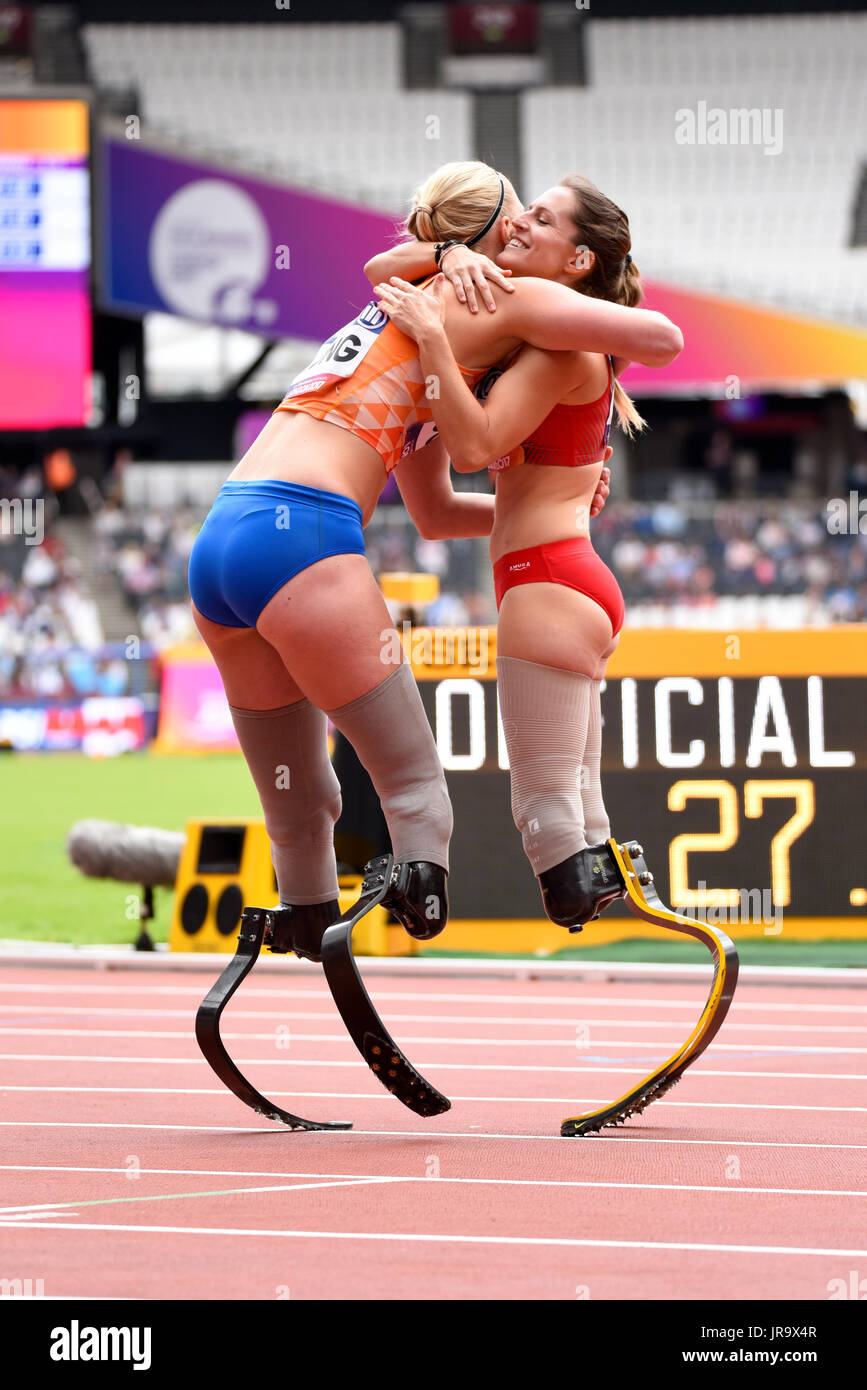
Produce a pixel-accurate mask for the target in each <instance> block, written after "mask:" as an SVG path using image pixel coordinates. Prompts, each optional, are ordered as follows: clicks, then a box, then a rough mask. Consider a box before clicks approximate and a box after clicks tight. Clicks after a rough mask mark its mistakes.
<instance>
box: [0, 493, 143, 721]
mask: <svg viewBox="0 0 867 1390" xmlns="http://www.w3.org/2000/svg"><path fill="white" fill-rule="evenodd" d="M0 498H5V499H8V500H14V501H16V502H24V503H27V504H31V503H37V502H38V503H39V504H40V506H41V507H42V508H43V509H44V510H43V511H42V512H41V513H40V515H41V516H42V517H43V522H42V525H41V526H40V528H39V532H38V533H37V534H33V535H31V536H30V537H28V536H26V535H24V534H23V533H22V532H21V530H20V529H17V528H16V527H15V526H13V525H12V524H11V515H13V514H10V515H9V516H8V517H7V514H5V513H4V516H3V518H2V520H0V699H4V700H16V699H23V700H31V701H32V700H51V699H60V698H64V697H70V696H74V695H75V694H77V693H78V694H81V693H85V694H113V693H116V689H117V687H118V684H119V677H122V686H121V688H124V689H125V686H126V680H127V673H126V671H125V670H123V671H121V672H118V670H117V669H116V668H115V669H112V662H111V661H110V660H107V661H105V662H95V661H94V658H93V656H92V653H93V652H95V651H98V650H99V649H100V648H101V647H102V644H103V632H102V626H101V623H100V617H99V610H98V608H97V605H96V603H95V602H94V601H93V599H92V598H91V597H90V596H89V595H88V594H87V593H86V592H85V590H84V588H83V586H82V583H81V578H80V567H79V565H78V562H77V561H76V560H75V559H74V557H70V556H68V555H67V554H66V551H65V549H64V546H63V543H62V542H61V541H60V540H59V539H58V538H57V537H56V536H53V535H52V534H51V530H50V523H51V499H50V498H49V499H46V498H45V497H44V496H43V489H42V479H41V475H40V473H39V472H38V470H36V469H31V470H28V471H26V472H24V473H23V474H20V475H8V474H6V473H5V472H4V471H2V470H0ZM18 515H20V513H19V514H18ZM43 528H45V531H46V534H45V535H44V538H41V532H42V530H43ZM37 538H40V539H41V544H39V543H36V542H37Z"/></svg>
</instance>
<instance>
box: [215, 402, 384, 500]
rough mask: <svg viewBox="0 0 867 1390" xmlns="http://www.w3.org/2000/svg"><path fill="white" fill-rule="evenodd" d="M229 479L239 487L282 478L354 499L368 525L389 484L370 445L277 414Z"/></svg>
mask: <svg viewBox="0 0 867 1390" xmlns="http://www.w3.org/2000/svg"><path fill="white" fill-rule="evenodd" d="M229 476H230V477H231V478H232V479H234V480H236V481H238V482H252V481H254V480H256V479H260V478H279V479H280V480H281V481H283V482H286V483H299V484H301V485H302V486H304V487H313V488H319V489H320V490H322V491H324V492H336V493H338V494H339V495H340V496H341V497H350V498H351V499H352V501H353V502H357V503H358V505H359V507H360V508H361V514H362V522H363V525H365V526H366V525H367V523H368V522H369V520H370V518H371V517H372V516H373V513H374V511H375V509H376V503H377V499H378V497H379V494H380V493H381V492H382V489H383V487H384V485H385V469H384V467H383V462H382V459H381V458H380V456H379V454H378V453H377V452H376V450H375V449H374V448H373V447H372V446H371V445H370V444H367V443H365V441H364V440H363V439H359V438H358V435H355V434H353V433H352V432H351V431H350V430H344V429H341V428H340V426H339V425H330V424H328V423H327V422H326V421H325V420H314V419H313V417H312V416H310V415H304V414H303V413H302V412H301V411H276V412H275V413H274V414H273V415H272V416H271V418H270V420H269V421H268V423H267V425H266V426H265V428H264V429H263V430H262V431H261V433H260V434H259V435H258V436H257V438H256V439H255V440H254V441H253V443H252V444H251V445H250V448H249V449H248V450H247V452H246V454H245V455H244V457H243V458H242V459H241V461H240V463H238V464H237V465H236V467H235V468H234V470H233V471H232V473H231V474H230V475H229Z"/></svg>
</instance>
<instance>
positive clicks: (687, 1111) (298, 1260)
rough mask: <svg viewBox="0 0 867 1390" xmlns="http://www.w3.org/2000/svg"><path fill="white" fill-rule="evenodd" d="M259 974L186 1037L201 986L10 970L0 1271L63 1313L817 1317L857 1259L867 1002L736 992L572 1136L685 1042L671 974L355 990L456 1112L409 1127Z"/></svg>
mask: <svg viewBox="0 0 867 1390" xmlns="http://www.w3.org/2000/svg"><path fill="white" fill-rule="evenodd" d="M293 967H294V968H291V969H287V970H286V971H285V972H282V971H281V972H279V973H264V972H263V973H260V974H259V975H258V976H256V975H255V974H254V975H253V976H252V977H251V978H250V979H249V980H248V981H247V982H246V983H245V984H244V986H243V987H242V988H241V990H240V991H239V994H238V995H237V996H236V997H235V999H234V1000H233V1001H232V1003H231V1004H230V1006H229V1008H228V1009H227V1011H226V1015H225V1023H224V1038H225V1040H226V1042H227V1045H228V1047H229V1050H230V1051H231V1053H232V1055H233V1056H234V1057H235V1059H236V1060H237V1061H238V1062H239V1063H240V1064H241V1065H242V1069H243V1070H244V1071H245V1072H246V1073H247V1074H248V1075H249V1077H250V1080H251V1081H252V1082H253V1083H254V1084H255V1085H256V1086H258V1087H259V1089H260V1090H262V1091H264V1093H265V1094H266V1095H268V1096H269V1097H272V1098H273V1099H275V1100H277V1101H279V1102H280V1103H281V1104H283V1105H284V1106H286V1107H288V1108H289V1109H291V1110H294V1111H296V1112H299V1113H301V1114H303V1115H307V1116H310V1117H312V1118H322V1119H350V1120H352V1121H353V1124H354V1128H353V1129H352V1130H351V1131H348V1132H345V1133H324V1132H317V1133H295V1132H290V1131H287V1130H286V1129H283V1128H281V1127H279V1126H276V1125H273V1124H270V1123H268V1122H267V1121H264V1120H260V1119H259V1117H258V1116H255V1115H254V1114H253V1112H252V1111H250V1110H248V1109H247V1108H246V1107H245V1106H243V1105H242V1104H241V1102H240V1101H238V1100H237V1099H236V1098H235V1097H234V1096H233V1095H232V1094H231V1093H230V1092H228V1091H227V1090H225V1089H224V1088H223V1087H222V1086H221V1085H220V1083H219V1082H218V1081H217V1079H216V1077H215V1076H214V1075H213V1073H212V1072H211V1071H210V1069H209V1068H208V1066H207V1064H206V1063H205V1061H204V1059H203V1058H202V1056H201V1054H200V1053H199V1051H198V1048H197V1046H196V1042H195V1038H194V1036H193V1019H194V1016H195V1011H196V1008H197V1006H198V1004H199V1002H200V1000H201V999H202V997H203V996H204V994H205V993H206V991H207V989H208V988H209V986H210V984H211V983H212V980H213V978H214V973H215V972H214V970H213V968H212V967H210V966H209V967H208V968H207V969H203V970H202V971H199V970H198V969H195V970H190V969H184V970H180V969H177V968H173V967H172V963H171V961H167V962H165V964H164V966H162V965H161V967H160V968H158V969H156V970H154V969H149V970H148V971H146V972H145V971H124V970H122V971H106V970H84V969H63V968H57V967H49V966H35V967H30V966H23V965H18V964H16V965H7V966H5V967H3V968H2V969H0V1034H2V1036H0V1077H2V1091H3V1115H2V1121H0V1175H2V1188H0V1191H2V1200H0V1226H2V1228H3V1231H2V1249H3V1260H2V1263H3V1266H4V1267H3V1268H2V1269H0V1275H2V1276H3V1277H4V1278H22V1279H27V1278H30V1279H34V1280H36V1279H42V1280H43V1285H44V1292H45V1294H46V1295H53V1296H56V1297H61V1298H80V1297H123V1298H135V1299H144V1298H157V1299H164V1298H165V1299H167V1298H172V1299H184V1298H205V1299H269V1298H285V1297H291V1298H293V1299H298V1298H302V1299H303V1298H310V1299H328V1298H335V1299H340V1298H370V1299H374V1298H376V1299H383V1298H386V1299H416V1298H437V1299H476V1298H485V1299H573V1298H591V1299H607V1298H628V1299H644V1300H647V1299H675V1298H676V1299H698V1298H710V1299H795V1298H806V1299H827V1298H828V1294H829V1283H830V1281H831V1280H833V1279H841V1278H842V1279H843V1280H844V1281H848V1280H849V1278H850V1271H851V1270H852V1269H857V1268H858V1263H857V1262H858V1261H859V1260H862V1261H863V1260H864V1259H865V1258H867V1230H865V1199H867V1190H865V1189H867V1177H865V1155H867V1134H865V1125H864V1115H865V1108H864V1105H863V1101H864V1089H863V1084H862V1083H863V1081H864V1079H865V1073H867V1004H865V1002H864V994H863V991H862V990H861V989H859V988H857V987H855V986H849V985H837V986H832V985H822V986H819V985H815V986H813V985H805V984H789V983H787V984H782V983H776V982H775V983H763V982H760V981H751V980H745V979H743V978H742V979H741V983H740V985H739V987H738V992H737V995H736V998H735V1001H734V1003H733V1005H732V1008H731V1012H730V1014H729V1017H728V1019H727V1021H726V1023H725V1024H724V1026H723V1028H722V1030H721V1032H720V1034H719V1035H718V1037H717V1039H716V1041H715V1042H714V1044H713V1045H712V1046H711V1047H710V1048H709V1049H708V1051H707V1052H706V1053H705V1054H704V1055H703V1057H701V1058H700V1060H699V1061H698V1062H697V1063H696V1064H695V1066H694V1067H693V1068H692V1069H691V1070H690V1072H688V1073H687V1075H686V1077H685V1078H684V1079H683V1080H682V1081H681V1083H680V1085H679V1086H678V1087H677V1089H676V1090H675V1091H673V1092H670V1093H669V1095H668V1096H666V1098H665V1099H664V1100H662V1101H658V1102H656V1103H655V1104H654V1105H652V1106H651V1107H650V1108H649V1109H648V1110H647V1111H646V1112H645V1113H644V1114H643V1115H642V1116H641V1117H636V1118H635V1119H634V1120H632V1121H630V1122H629V1124H628V1125H627V1126H625V1127H624V1128H622V1129H618V1130H616V1131H605V1132H603V1134H601V1135H596V1136H592V1137H588V1138H586V1139H561V1138H560V1137H559V1124H560V1121H561V1119H563V1118H564V1117H565V1116H566V1115H570V1114H575V1113H577V1112H580V1111H581V1110H586V1109H590V1108H592V1107H593V1106H594V1105H596V1104H599V1103H602V1102H604V1101H610V1100H612V1099H614V1098H615V1097H616V1096H617V1095H620V1094H622V1093H623V1092H624V1091H625V1090H626V1089H627V1088H628V1086H629V1084H630V1083H631V1082H632V1081H633V1080H635V1079H637V1078H639V1077H640V1076H642V1075H643V1074H645V1073H646V1072H648V1071H649V1070H650V1069H651V1067H652V1065H653V1062H654V1060H655V1059H657V1058H662V1057H664V1056H668V1055H670V1054H671V1053H672V1052H673V1051H674V1050H675V1048H676V1047H677V1046H678V1045H679V1044H680V1043H682V1042H683V1041H684V1040H685V1038H686V1036H687V1034H688V1032H689V1031H690V1029H691V1027H692V1025H693V1023H694V1022H695V1020H696V1019H697V1017H698V1014H699V1012H700V1009H701V1005H702V1003H703V999H704V994H705V992H706V985H702V984H700V983H698V982H697V981H695V982H692V983H689V982H684V981H683V980H682V979H680V978H672V979H669V978H667V977H666V978H662V979H659V978H657V979H653V980H644V981H635V980H615V981H605V982H603V981H599V980H596V979H592V980H587V979H583V978H579V979H575V978H562V977H561V976H559V975H557V976H555V977H549V978H543V979H541V980H540V979H534V978H528V977H527V974H526V969H527V968H526V967H525V968H524V972H523V973H519V972H515V973H510V972H509V970H508V968H504V969H497V970H495V969H494V968H493V967H492V969H491V972H490V973H483V974H481V975H478V974H477V975H476V976H475V977H472V978H467V976H466V975H462V974H459V973H451V974H450V973H448V969H447V967H443V971H442V973H439V974H436V975H433V976H431V975H430V974H425V975H420V974H419V975H414V974H413V973H412V971H411V969H410V968H409V967H408V968H407V970H406V971H402V972H400V973H395V972H393V971H390V972H388V973H383V972H378V971H377V969H376V967H375V965H374V964H373V963H372V962H369V963H368V964H367V966H366V967H365V973H366V974H368V976H369V980H370V988H371V991H372V993H373V994H374V996H375V998H376V1000H377V1002H378V1004H379V1006H380V1008H381V1011H382V1013H383V1016H384V1018H385V1019H386V1021H387V1022H388V1023H389V1025H390V1026H391V1028H392V1031H393V1033H394V1035H395V1037H396V1038H397V1040H398V1041H399V1042H400V1043H401V1044H402V1045H403V1046H404V1047H405V1049H406V1051H407V1052H408V1054H409V1056H410V1058H411V1060H412V1061H413V1062H414V1063H415V1064H416V1065H417V1066H419V1067H420V1068H421V1070H422V1071H423V1072H424V1073H425V1074H426V1075H428V1076H429V1077H430V1079H431V1081H433V1082H434V1084H435V1085H437V1086H438V1087H439V1088H440V1089H441V1090H443V1091H444V1092H445V1093H446V1094H447V1095H448V1096H449V1097H450V1098H451V1100H452V1109H451V1111H450V1112H448V1113H447V1114H446V1115H444V1116H441V1117H439V1118H437V1119H435V1120H422V1119H420V1118H418V1117H416V1116H414V1115H412V1114H411V1113H410V1112H409V1111H407V1110H405V1109H404V1108H403V1107H402V1106H401V1105H400V1104H399V1103H398V1102H397V1101H396V1100H395V1099H394V1098H393V1097H392V1096H390V1095H388V1094H387V1092H385V1091H384V1090H383V1089H382V1088H381V1087H380V1086H378V1085H377V1083H376V1082H375V1081H374V1079H373V1077H372V1076H371V1075H370V1073H369V1072H368V1071H367V1068H366V1067H365V1065H364V1063H363V1062H362V1061H361V1059H360V1057H359V1056H358V1054H357V1053H356V1051H355V1049H354V1047H353V1046H352V1043H351V1042H350V1040H349V1038H348V1037H347V1035H346V1034H345V1032H344V1030H343V1025H342V1023H341V1022H340V1019H339V1017H338V1015H337V1012H336V1010H335V1008H334V1005H333V1003H332V1001H331V998H330V995H329V994H328V992H327V989H326V988H325V985H324V981H323V979H322V976H321V972H320V970H319V967H317V966H314V965H309V966H307V965H306V963H305V964H304V965H303V966H299V965H298V963H293Z"/></svg>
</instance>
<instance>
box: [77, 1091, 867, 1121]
mask: <svg viewBox="0 0 867 1390" xmlns="http://www.w3.org/2000/svg"><path fill="white" fill-rule="evenodd" d="M97 1089H103V1088H97ZM153 1094H156V1095H160V1094H163V1092H162V1091H161V1089H160V1088H159V1087H157V1088H156V1089H155V1091H154V1092H153ZM168 1094H172V1093H171V1092H168ZM181 1094H184V1092H181ZM204 1094H205V1095H211V1094H212V1092H211V1091H210V1090H206V1091H204ZM213 1094H214V1095H223V1096H230V1095H232V1092H231V1091H229V1090H225V1091H219V1090H218V1091H214V1092H213ZM271 1095H272V1096H274V1097H275V1099H277V1098H280V1099H284V1098H286V1097H289V1098H290V1099H291V1098H295V1099H297V1100H357V1101H368V1100H375V1101H388V1102H389V1103H391V1102H392V1101H393V1099H394V1098H393V1096H391V1095H390V1094H389V1092H388V1091H386V1090H384V1089H383V1090H381V1091H297V1090H294V1089H293V1090H291V1091H272V1092H271ZM449 1099H450V1100H452V1101H454V1102H456V1103H458V1104H460V1105H558V1106H575V1105H578V1104H582V1105H590V1106H600V1105H605V1103H606V1101H608V1100H610V1097H607V1096H588V1095H580V1094H576V1093H575V1092H573V1093H572V1095H569V1096H456V1095H452V1096H450V1097H449ZM654 1105H655V1106H665V1107H667V1108H668V1109H671V1110H798V1111H800V1110H803V1111H808V1112H815V1113H817V1114H823V1115H864V1114H867V1106H864V1105H781V1104H778V1103H772V1102H770V1101H742V1100H725V1101H723V1100H670V1099H666V1100H656V1101H654Z"/></svg>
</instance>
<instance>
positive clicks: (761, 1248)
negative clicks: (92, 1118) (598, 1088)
mask: <svg viewBox="0 0 867 1390" xmlns="http://www.w3.org/2000/svg"><path fill="white" fill-rule="evenodd" d="M16 1224H17V1223H15V1222H8V1223H6V1224H5V1229H7V1230H9V1229H13V1228H14V1227H15V1225H16ZM43 1229H45V1230H46V1231H119V1232H123V1233H124V1234H133V1233H134V1234H138V1235H179V1236H242V1237H243V1238H244V1239H245V1240H250V1239H251V1238H255V1237H259V1236H261V1237H262V1238H263V1239H269V1238H276V1239H279V1240H384V1241H392V1242H394V1241H396V1242H398V1243H399V1242H401V1241H403V1242H404V1243H406V1244H410V1243H411V1244H430V1245H514V1246H527V1245H531V1246H552V1247H555V1248H563V1247H566V1248H578V1247H580V1248H583V1249H605V1250H687V1251H696V1252H700V1253H710V1254H721V1255H805V1256H808V1257H816V1256H819V1257H822V1258H825V1259H827V1258H828V1257H834V1256H836V1257H838V1258H841V1259H847V1260H854V1259H864V1258H865V1257H867V1250H834V1249H825V1248H822V1247H814V1246H799V1245H716V1244H710V1243H704V1242H702V1243H699V1242H693V1241H673V1240H592V1239H589V1238H586V1239H585V1238H579V1237H575V1236H468V1235H443V1234H440V1233H436V1234H427V1233H421V1232H416V1231H411V1232H410V1231H407V1232H403V1233H398V1232H396V1231H394V1232H392V1231H286V1230H279V1231H271V1230H266V1229H263V1228H259V1227H256V1226H251V1227H236V1226H134V1225H112V1224H109V1223H104V1222H87V1221H68V1222H65V1223H63V1224H61V1225H56V1226H45V1227H44V1228H43Z"/></svg>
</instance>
